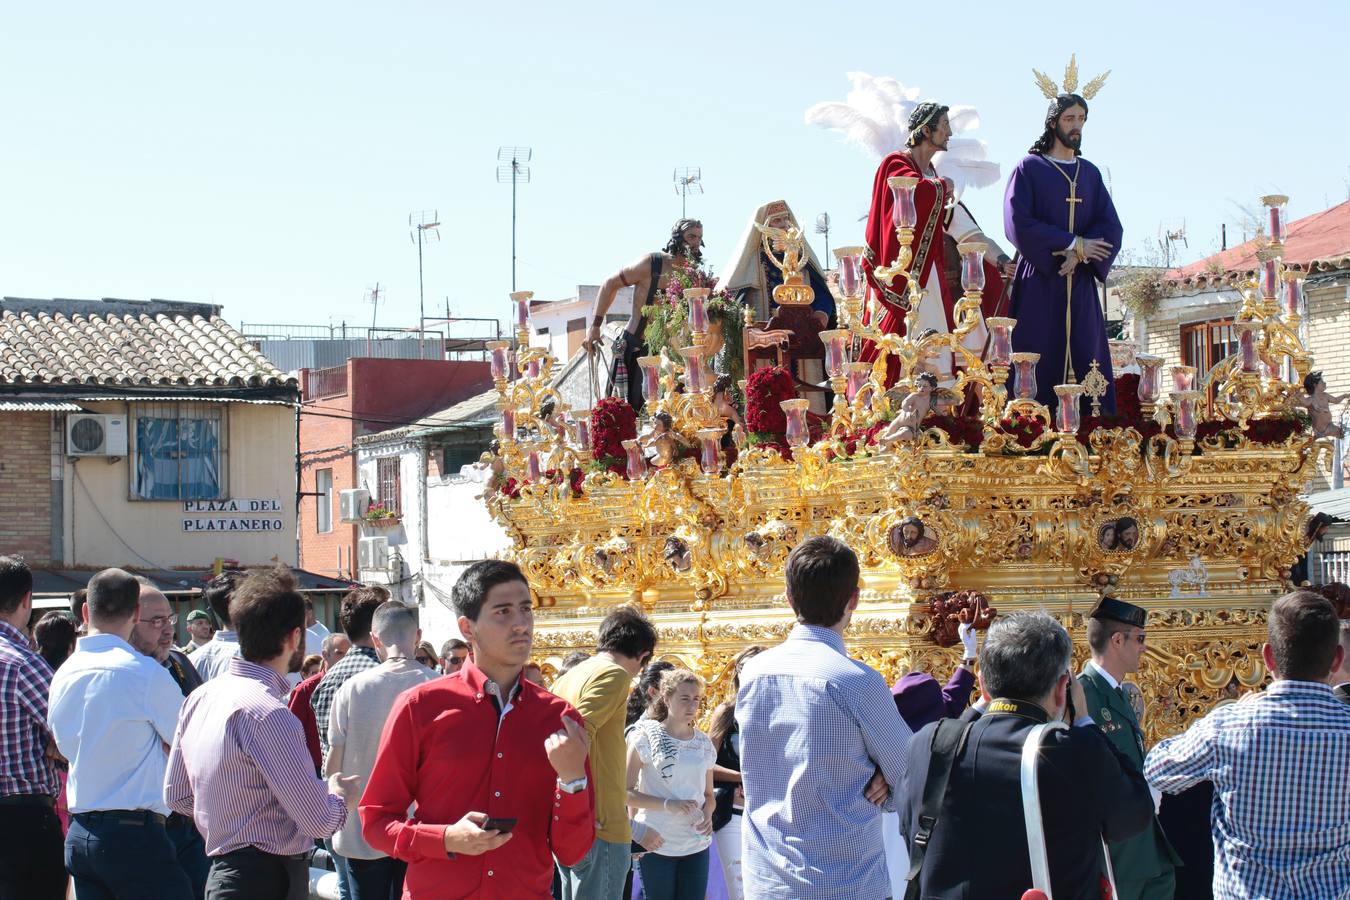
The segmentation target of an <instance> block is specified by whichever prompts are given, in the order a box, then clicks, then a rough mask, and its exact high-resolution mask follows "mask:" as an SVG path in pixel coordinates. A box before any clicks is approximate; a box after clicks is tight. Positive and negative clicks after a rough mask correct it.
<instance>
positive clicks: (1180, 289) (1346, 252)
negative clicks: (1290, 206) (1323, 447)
mask: <svg viewBox="0 0 1350 900" xmlns="http://www.w3.org/2000/svg"><path fill="white" fill-rule="evenodd" d="M1259 240H1260V238H1258V239H1257V240H1251V241H1248V242H1246V243H1244V244H1240V245H1239V246H1237V247H1233V248H1231V249H1229V250H1225V251H1224V252H1222V253H1217V254H1215V255H1213V256H1210V257H1207V258H1205V259H1202V260H1200V261H1198V262H1195V263H1192V264H1190V265H1188V266H1184V267H1182V268H1180V269H1174V270H1172V271H1170V272H1168V273H1167V274H1166V275H1165V276H1164V277H1163V288H1164V290H1163V294H1162V297H1161V298H1160V299H1159V301H1158V303H1157V305H1156V307H1155V308H1154V309H1152V310H1150V311H1148V312H1147V313H1146V314H1143V315H1141V316H1139V318H1138V320H1137V325H1136V327H1137V329H1138V330H1137V331H1136V336H1137V337H1139V340H1138V344H1139V347H1140V348H1141V349H1143V350H1147V352H1149V353H1152V354H1155V355H1157V356H1161V357H1163V359H1164V360H1165V362H1164V364H1163V365H1164V367H1166V366H1173V365H1187V366H1195V367H1196V369H1197V370H1198V371H1199V372H1200V373H1201V374H1202V375H1203V374H1204V373H1206V372H1208V371H1209V370H1210V369H1211V368H1213V367H1214V366H1215V365H1217V364H1218V363H1219V362H1220V361H1221V360H1223V359H1224V358H1225V357H1227V356H1229V355H1231V354H1233V353H1236V352H1237V349H1238V345H1237V340H1238V335H1237V331H1236V329H1234V327H1233V322H1234V318H1235V316H1236V315H1237V312H1238V310H1239V308H1240V307H1241V305H1242V290H1243V288H1244V287H1245V286H1246V285H1247V283H1248V282H1250V281H1251V280H1252V279H1253V278H1254V277H1255V275H1256V269H1257V260H1256V251H1257V249H1258V248H1259V247H1260V243H1258V241H1259ZM1284 249H1285V255H1284V263H1285V265H1286V266H1287V267H1289V268H1290V269H1293V270H1295V271H1297V272H1300V273H1301V274H1302V275H1303V277H1304V279H1305V281H1304V302H1305V303H1306V307H1307V308H1306V313H1305V315H1304V320H1303V326H1302V327H1303V342H1304V346H1306V347H1307V348H1308V350H1309V351H1310V352H1311V353H1312V354H1313V360H1314V365H1315V366H1316V367H1317V368H1318V369H1320V370H1321V371H1322V374H1323V376H1324V377H1325V378H1326V382H1327V388H1328V390H1330V391H1331V393H1332V394H1345V393H1350V352H1347V339H1350V201H1347V202H1345V203H1341V204H1339V205H1338V206H1333V207H1331V208H1330V209H1327V210H1324V211H1322V212H1320V213H1316V214H1314V215H1311V216H1306V217H1305V218H1302V219H1299V220H1297V221H1295V222H1291V223H1290V224H1289V226H1288V233H1287V235H1286V240H1285V245H1284ZM1140 332H1142V335H1140ZM1340 443H1341V442H1338V445H1339V444H1340ZM1337 449H1338V452H1337V453H1336V455H1335V456H1336V459H1337V460H1339V459H1340V458H1341V457H1342V456H1343V455H1344V454H1343V452H1340V451H1341V449H1342V448H1341V447H1339V446H1338V448H1337ZM1332 471H1333V469H1332V467H1330V466H1328V467H1327V468H1324V469H1323V470H1322V472H1320V473H1319V474H1318V476H1317V477H1316V478H1314V479H1313V483H1312V484H1311V485H1310V489H1311V490H1313V491H1320V490H1324V489H1326V488H1328V487H1329V486H1331V484H1332V481H1333V477H1332Z"/></svg>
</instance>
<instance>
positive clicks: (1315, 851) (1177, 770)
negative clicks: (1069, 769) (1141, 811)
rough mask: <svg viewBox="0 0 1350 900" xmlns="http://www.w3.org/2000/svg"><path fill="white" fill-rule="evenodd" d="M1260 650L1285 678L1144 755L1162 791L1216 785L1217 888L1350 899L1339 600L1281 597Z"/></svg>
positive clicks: (1349, 772) (1218, 892)
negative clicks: (1337, 684)
mask: <svg viewBox="0 0 1350 900" xmlns="http://www.w3.org/2000/svg"><path fill="white" fill-rule="evenodd" d="M1268 627H1269V633H1270V637H1269V643H1267V644H1266V645H1265V647H1263V648H1262V656H1263V658H1264V659H1265V663H1266V668H1268V669H1269V670H1270V672H1271V674H1272V675H1273V676H1274V678H1275V682H1274V683H1273V684H1272V685H1271V686H1270V687H1269V688H1267V689H1266V690H1265V691H1264V692H1261V693H1255V694H1249V695H1247V696H1246V697H1244V698H1243V700H1242V702H1239V703H1234V704H1232V705H1230V706H1225V707H1221V708H1220V709H1216V710H1215V711H1214V712H1212V713H1210V714H1209V715H1207V716H1205V717H1204V718H1203V719H1201V720H1200V721H1198V722H1196V723H1195V724H1194V725H1192V726H1191V727H1190V728H1189V729H1187V730H1186V732H1185V733H1184V734H1180V735H1177V736H1176V737H1172V738H1168V739H1167V740H1165V741H1162V742H1161V743H1159V744H1158V745H1157V746H1156V747H1154V748H1153V750H1152V751H1151V752H1150V753H1149V754H1148V758H1147V759H1146V760H1145V761H1144V776H1145V777H1146V778H1148V781H1149V783H1150V784H1151V785H1152V786H1153V787H1154V788H1156V789H1158V790H1161V791H1165V792H1167V793H1169V794H1175V793H1179V792H1181V791H1184V790H1185V789H1186V788H1188V787H1191V786H1192V785H1194V784H1197V783H1198V782H1201V781H1212V782H1213V783H1214V806H1213V809H1212V812H1211V821H1212V826H1213V830H1214V896H1215V898H1218V900H1228V898H1244V900H1245V898H1257V897H1259V898H1263V900H1303V898H1311V897H1318V898H1321V897H1327V898H1331V897H1336V898H1342V897H1350V706H1348V705H1346V704H1344V703H1341V702H1340V701H1339V700H1337V698H1336V696H1335V695H1334V694H1333V693H1332V688H1331V685H1329V684H1327V679H1328V678H1329V677H1330V676H1331V675H1332V673H1334V672H1335V671H1336V670H1337V668H1338V667H1339V666H1340V664H1341V661H1342V659H1343V658H1344V655H1345V651H1344V649H1342V648H1341V646H1340V643H1339V629H1340V623H1339V622H1338V620H1337V618H1336V612H1335V609H1334V608H1333V607H1332V605H1331V601H1329V600H1327V599H1326V598H1325V597H1322V596H1320V595H1318V594H1314V593H1312V592H1311V591H1295V592H1294V593H1292V594H1287V595H1285V596H1284V597H1281V598H1280V599H1279V600H1277V601H1275V605H1274V606H1272V607H1271V610H1270V616H1269V619H1268Z"/></svg>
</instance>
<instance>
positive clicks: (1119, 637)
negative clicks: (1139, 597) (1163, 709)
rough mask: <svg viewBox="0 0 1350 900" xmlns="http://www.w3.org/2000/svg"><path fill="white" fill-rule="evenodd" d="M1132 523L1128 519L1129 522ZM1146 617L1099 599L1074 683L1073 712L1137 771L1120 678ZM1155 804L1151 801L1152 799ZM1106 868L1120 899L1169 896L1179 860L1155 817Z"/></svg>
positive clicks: (1131, 719) (1118, 846)
mask: <svg viewBox="0 0 1350 900" xmlns="http://www.w3.org/2000/svg"><path fill="white" fill-rule="evenodd" d="M1122 521H1124V520H1122ZM1131 521H1133V520H1131ZM1147 615H1148V614H1147V612H1146V611H1145V610H1144V609H1143V608H1142V607H1139V606H1135V605H1134V604H1132V603H1126V602H1124V601H1122V600H1117V599H1115V598H1114V597H1104V598H1102V601H1101V602H1100V603H1098V604H1097V607H1096V609H1094V610H1093V611H1092V614H1091V616H1090V617H1089V618H1088V626H1087V634H1088V646H1089V647H1090V648H1091V649H1092V660H1091V661H1090V662H1088V663H1085V664H1084V666H1083V674H1082V675H1079V676H1078V682H1079V684H1081V685H1082V686H1083V696H1084V697H1085V698H1086V699H1087V709H1083V710H1078V711H1077V713H1078V714H1079V715H1082V714H1083V713H1086V714H1088V715H1090V716H1092V718H1093V719H1094V720H1095V721H1096V723H1097V725H1098V726H1100V727H1101V729H1102V731H1103V732H1105V733H1106V738H1107V740H1109V741H1110V742H1111V743H1112V744H1113V745H1114V746H1115V748H1116V749H1117V750H1119V751H1120V752H1121V754H1123V755H1124V756H1125V757H1126V758H1127V759H1129V760H1130V762H1131V763H1133V764H1134V765H1135V767H1136V768H1138V769H1139V770H1140V771H1142V770H1143V768H1144V732H1143V729H1142V728H1141V727H1140V725H1139V720H1138V719H1136V718H1135V714H1134V707H1133V706H1131V705H1130V701H1129V699H1128V698H1127V697H1126V696H1125V693H1124V691H1123V689H1122V683H1123V682H1124V680H1125V676H1126V675H1128V674H1129V673H1131V672H1137V671H1138V670H1139V661H1140V659H1141V658H1142V657H1143V655H1144V621H1145V619H1146V617H1147ZM1155 802H1156V797H1155ZM1110 848H1111V867H1112V869H1113V870H1114V872H1115V876H1116V889H1117V891H1118V892H1119V896H1120V897H1121V898H1122V900H1142V898H1154V897H1171V896H1172V895H1173V893H1174V892H1175V889H1176V874H1175V867H1176V866H1177V865H1178V864H1180V862H1181V857H1179V856H1178V855H1177V853H1176V851H1175V850H1173V849H1172V845H1171V844H1169V843H1168V842H1167V838H1166V836H1165V835H1164V834H1163V829H1162V825H1161V824H1160V823H1159V822H1158V817H1157V815H1154V817H1153V825H1152V827H1151V828H1146V829H1144V830H1143V832H1141V833H1140V834H1137V835H1135V836H1134V837H1132V838H1126V839H1125V840H1123V841H1114V842H1112V843H1111V844H1110Z"/></svg>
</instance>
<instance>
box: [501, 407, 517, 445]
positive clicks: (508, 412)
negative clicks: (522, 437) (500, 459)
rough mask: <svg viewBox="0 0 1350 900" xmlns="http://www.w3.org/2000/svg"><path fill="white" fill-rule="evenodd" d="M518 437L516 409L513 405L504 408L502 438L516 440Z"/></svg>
mask: <svg viewBox="0 0 1350 900" xmlns="http://www.w3.org/2000/svg"><path fill="white" fill-rule="evenodd" d="M515 439H516V411H515V410H514V409H512V408H511V407H509V406H508V407H506V408H505V409H503V410H502V440H504V441H514V440H515Z"/></svg>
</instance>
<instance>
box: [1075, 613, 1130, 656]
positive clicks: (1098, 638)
mask: <svg viewBox="0 0 1350 900" xmlns="http://www.w3.org/2000/svg"><path fill="white" fill-rule="evenodd" d="M1133 627H1134V626H1133V625H1131V624H1130V623H1128V622H1121V621H1119V620H1117V619H1088V622H1087V639H1088V646H1089V647H1091V648H1092V651H1093V652H1094V653H1101V652H1102V651H1104V650H1105V649H1106V645H1107V644H1109V643H1111V635H1113V634H1120V633H1121V632H1126V631H1129V630H1130V629H1131V628H1133Z"/></svg>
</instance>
